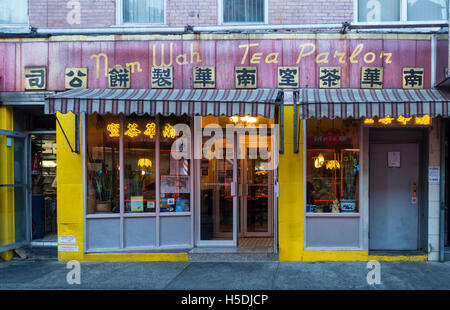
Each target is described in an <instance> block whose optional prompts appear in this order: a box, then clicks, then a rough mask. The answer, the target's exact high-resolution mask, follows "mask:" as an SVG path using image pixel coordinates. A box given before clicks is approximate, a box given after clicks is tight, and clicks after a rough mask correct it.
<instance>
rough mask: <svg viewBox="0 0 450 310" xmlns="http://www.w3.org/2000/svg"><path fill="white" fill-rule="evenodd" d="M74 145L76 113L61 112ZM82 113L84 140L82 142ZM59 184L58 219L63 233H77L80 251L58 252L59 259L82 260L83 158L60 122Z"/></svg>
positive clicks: (57, 183) (58, 115)
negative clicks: (75, 150) (76, 151)
mask: <svg viewBox="0 0 450 310" xmlns="http://www.w3.org/2000/svg"><path fill="white" fill-rule="evenodd" d="M56 116H57V117H58V119H59V121H60V123H61V126H62V128H63V129H64V131H65V133H66V136H67V138H68V139H69V141H70V144H71V145H72V147H73V148H74V147H75V115H74V114H73V113H68V114H61V113H57V114H56ZM82 130H83V129H82V127H81V117H80V142H81V134H82V133H81V131H82ZM56 147H57V150H56V186H57V197H56V199H57V209H58V212H57V223H58V235H59V236H75V237H76V244H74V246H78V251H77V252H58V260H64V261H65V260H71V259H78V260H81V259H82V257H83V246H84V245H83V160H82V145H80V154H77V153H72V151H71V150H70V147H69V144H68V143H67V141H66V139H65V137H64V134H63V132H62V130H61V128H60V127H59V126H58V124H56Z"/></svg>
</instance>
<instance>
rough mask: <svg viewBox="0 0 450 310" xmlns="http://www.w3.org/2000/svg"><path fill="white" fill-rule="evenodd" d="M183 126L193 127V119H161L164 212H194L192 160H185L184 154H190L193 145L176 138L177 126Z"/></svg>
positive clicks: (160, 136) (161, 179)
mask: <svg viewBox="0 0 450 310" xmlns="http://www.w3.org/2000/svg"><path fill="white" fill-rule="evenodd" d="M180 124H184V125H185V126H187V127H189V118H188V117H175V116H173V117H161V118H160V132H159V138H160V155H159V156H160V157H159V158H160V162H159V165H160V167H159V171H160V182H161V183H160V193H161V199H160V212H189V211H190V210H191V208H190V192H191V189H190V175H191V160H190V159H187V158H184V157H182V153H184V152H187V154H188V153H189V145H190V141H189V140H188V138H185V137H183V138H182V137H181V136H180V135H176V133H175V129H174V126H175V125H180ZM187 130H188V129H187ZM180 134H183V135H186V134H187V133H180ZM175 142H176V143H175Z"/></svg>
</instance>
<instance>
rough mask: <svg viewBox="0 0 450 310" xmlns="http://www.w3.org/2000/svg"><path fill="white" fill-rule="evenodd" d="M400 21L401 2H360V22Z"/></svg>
mask: <svg viewBox="0 0 450 310" xmlns="http://www.w3.org/2000/svg"><path fill="white" fill-rule="evenodd" d="M399 20H400V0H358V21H360V22H385V21H399Z"/></svg>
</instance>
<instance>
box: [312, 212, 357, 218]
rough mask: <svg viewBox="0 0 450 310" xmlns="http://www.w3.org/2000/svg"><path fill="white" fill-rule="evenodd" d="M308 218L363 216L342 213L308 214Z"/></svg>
mask: <svg viewBox="0 0 450 310" xmlns="http://www.w3.org/2000/svg"><path fill="white" fill-rule="evenodd" d="M306 217H361V214H360V213H359V212H340V213H329V212H317V213H312V212H309V213H308V212H307V213H306Z"/></svg>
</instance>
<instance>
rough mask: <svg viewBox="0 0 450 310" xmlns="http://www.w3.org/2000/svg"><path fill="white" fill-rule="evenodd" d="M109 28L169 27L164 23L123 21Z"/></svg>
mask: <svg viewBox="0 0 450 310" xmlns="http://www.w3.org/2000/svg"><path fill="white" fill-rule="evenodd" d="M111 28H169V25H167V24H164V23H155V24H153V23H143V24H133V23H125V24H121V25H112V26H111Z"/></svg>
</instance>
